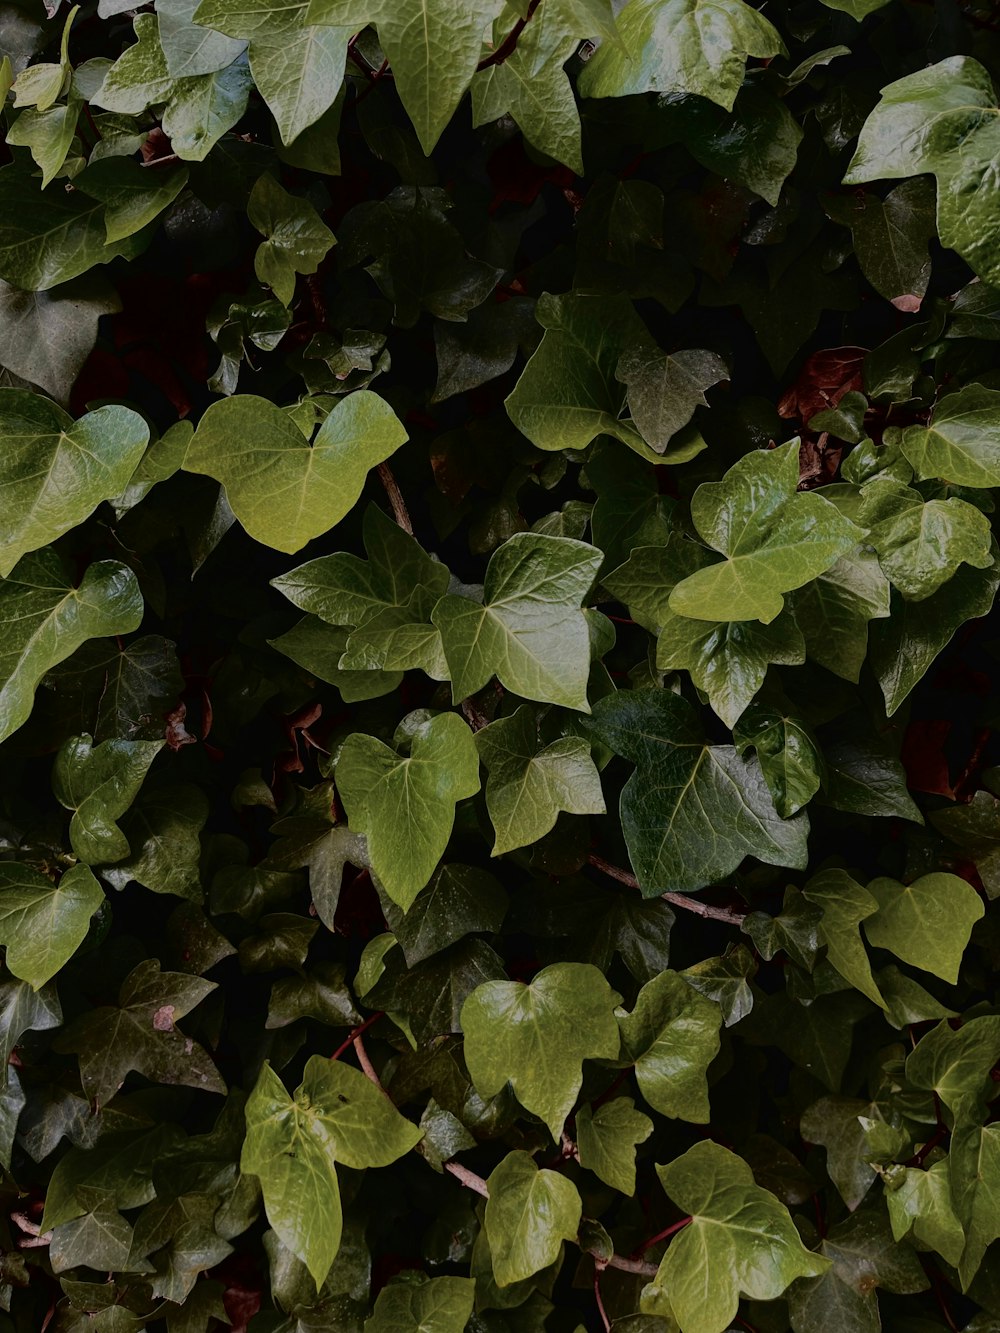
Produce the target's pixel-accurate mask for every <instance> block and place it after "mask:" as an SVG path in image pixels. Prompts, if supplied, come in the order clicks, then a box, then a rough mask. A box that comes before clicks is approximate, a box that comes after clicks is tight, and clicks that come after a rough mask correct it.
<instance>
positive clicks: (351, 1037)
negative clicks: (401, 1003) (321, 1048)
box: [330, 1009, 385, 1060]
mask: <svg viewBox="0 0 1000 1333" xmlns="http://www.w3.org/2000/svg"><path fill="white" fill-rule="evenodd" d="M384 1017H385V1015H384V1014H383V1012H382V1010H381V1009H379V1010H378V1012H377V1013H374V1014H372V1015H371V1016H370V1017H369V1018H366V1019H365V1021H364V1022H363V1023H359V1024H358V1026H357V1027H356V1028H354V1029H353V1030H352V1031H351V1032H350V1033H348V1035H347V1036H346V1037H345V1038H344V1040H343V1041H342V1042H341V1043H340V1045H339V1046H338V1047H337V1049H336V1050H335V1051H334V1053H333V1054H332V1055H331V1056H330V1059H331V1060H339V1059H340V1057H341V1056H342V1055H343V1054H344V1052H345V1051H346V1050H347V1048H348V1046H352V1045H353V1044H354V1042H355V1041H356V1040H357V1039H358V1037H361V1036H363V1035H364V1034H365V1033H366V1032H367V1031H368V1029H369V1028H370V1027H371V1026H372V1024H373V1023H377V1022H378V1020H379V1019H380V1018H384Z"/></svg>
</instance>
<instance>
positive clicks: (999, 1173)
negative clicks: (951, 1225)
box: [948, 1125, 1000, 1290]
mask: <svg viewBox="0 0 1000 1333" xmlns="http://www.w3.org/2000/svg"><path fill="white" fill-rule="evenodd" d="M948 1165H949V1182H950V1184H951V1192H952V1198H953V1199H954V1201H955V1212H956V1214H957V1215H958V1218H959V1220H960V1221H961V1222H962V1224H963V1225H964V1227H965V1249H964V1250H963V1252H962V1258H961V1261H960V1262H959V1265H958V1276H959V1279H960V1281H961V1284H962V1289H963V1290H968V1287H969V1283H970V1282H971V1281H972V1279H973V1278H974V1277H975V1275H976V1273H977V1271H978V1270H979V1266H980V1264H981V1263H982V1261H983V1256H984V1255H985V1254H986V1250H987V1248H988V1246H990V1245H991V1244H992V1243H993V1241H995V1240H996V1239H997V1238H998V1236H1000V1191H998V1189H997V1180H998V1179H1000V1126H997V1125H970V1126H967V1127H964V1128H962V1127H960V1128H958V1129H957V1130H956V1133H955V1135H954V1138H953V1142H952V1147H951V1152H950V1154H949V1162H948Z"/></svg>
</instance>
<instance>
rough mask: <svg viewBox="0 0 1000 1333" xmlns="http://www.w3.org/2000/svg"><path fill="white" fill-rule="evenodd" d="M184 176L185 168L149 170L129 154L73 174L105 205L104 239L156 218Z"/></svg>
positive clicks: (139, 227) (76, 183) (78, 184)
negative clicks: (105, 236) (76, 174)
mask: <svg viewBox="0 0 1000 1333" xmlns="http://www.w3.org/2000/svg"><path fill="white" fill-rule="evenodd" d="M187 178H188V172H187V168H186V167H176V168H174V169H172V170H168V171H162V170H157V171H152V172H150V171H146V170H145V169H144V168H143V167H141V166H140V165H139V163H138V162H134V161H133V160H132V159H131V158H128V157H104V158H100V159H99V160H98V161H96V162H93V163H91V165H90V166H88V167H86V168H85V169H84V170H83V171H81V172H80V174H79V175H78V176H75V177H74V179H73V184H74V186H75V187H76V188H77V189H79V190H83V192H84V194H89V195H90V196H91V197H92V198H93V199H99V200H100V201H101V203H102V204H104V227H105V231H106V234H107V238H108V240H109V241H120V240H123V239H124V238H125V237H126V236H131V235H132V234H133V233H134V232H137V231H141V230H142V228H143V227H145V226H146V224H147V223H149V222H152V221H153V219H154V218H156V217H159V215H160V214H161V213H162V212H163V210H164V209H165V208H168V207H169V206H170V204H172V203H173V202H174V200H175V199H176V198H177V196H178V195H179V194H180V192H181V190H183V188H184V186H185V185H186V184H187Z"/></svg>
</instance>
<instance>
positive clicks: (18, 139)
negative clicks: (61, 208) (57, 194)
mask: <svg viewBox="0 0 1000 1333" xmlns="http://www.w3.org/2000/svg"><path fill="white" fill-rule="evenodd" d="M79 115H80V103H79V101H78V100H77V99H76V98H74V97H71V98H69V100H68V101H67V102H66V105H65V106H54V107H50V108H49V110H47V111H38V110H36V109H35V108H34V107H29V108H28V109H27V110H26V111H22V112H21V114H20V115H19V116H18V118H17V119H16V120H15V121H14V124H13V125H12V126H11V127H10V129H9V130H8V131H7V142H8V143H9V144H15V145H17V146H19V147H24V148H27V149H29V151H30V152H31V156H32V158H33V159H34V161H35V165H36V166H37V167H38V168H39V170H40V171H41V173H42V189H43V190H44V189H45V187H46V186H47V185H49V184H51V182H52V181H53V180H54V179H55V178H56V176H58V175H60V174H61V173H62V170H63V166H64V164H65V162H66V157H67V154H68V153H69V150H70V145H71V144H72V142H73V135H74V134H75V133H76V125H77V120H78V119H79Z"/></svg>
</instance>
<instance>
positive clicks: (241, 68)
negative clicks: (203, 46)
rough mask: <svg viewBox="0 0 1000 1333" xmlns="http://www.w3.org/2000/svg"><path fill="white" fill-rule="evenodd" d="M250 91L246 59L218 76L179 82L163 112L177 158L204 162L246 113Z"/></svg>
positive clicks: (179, 80)
mask: <svg viewBox="0 0 1000 1333" xmlns="http://www.w3.org/2000/svg"><path fill="white" fill-rule="evenodd" d="M250 89H251V82H250V71H249V69H248V67H247V62H246V59H245V57H242V56H241V57H240V58H239V59H237V60H235V61H234V62H233V63H232V64H231V65H227V66H226V68H225V69H223V70H220V71H219V72H218V73H217V74H199V75H198V76H197V77H196V78H193V79H178V80H177V82H176V83H175V84H174V91H173V96H172V97H171V99H170V101H169V102H168V104H167V106H166V107H165V108H164V110H163V132H164V134H166V135H167V136H168V138H169V139H170V146H171V147H172V148H173V150H174V152H175V153H176V154H177V156H178V157H181V158H184V160H185V161H188V162H203V161H204V160H205V158H206V157H207V156H208V155H209V153H210V152H211V151H212V149H213V148H214V147H215V145H216V144H217V143H218V141H219V140H220V139H221V138H222V136H223V135H224V134H225V133H226V132H227V131H228V130H231V129H232V128H233V126H234V125H235V124H236V122H237V121H238V120H239V119H240V117H241V116H242V115H243V113H244V111H246V109H247V99H248V98H249V96H250Z"/></svg>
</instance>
